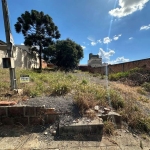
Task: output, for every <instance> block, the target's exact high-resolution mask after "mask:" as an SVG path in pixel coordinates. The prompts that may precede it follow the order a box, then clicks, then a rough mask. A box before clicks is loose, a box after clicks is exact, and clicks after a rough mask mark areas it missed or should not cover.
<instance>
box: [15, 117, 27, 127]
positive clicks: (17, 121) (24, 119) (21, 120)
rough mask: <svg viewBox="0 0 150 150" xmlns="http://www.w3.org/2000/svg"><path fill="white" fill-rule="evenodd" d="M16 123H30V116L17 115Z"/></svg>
mask: <svg viewBox="0 0 150 150" xmlns="http://www.w3.org/2000/svg"><path fill="white" fill-rule="evenodd" d="M14 124H21V125H28V117H15V118H14Z"/></svg>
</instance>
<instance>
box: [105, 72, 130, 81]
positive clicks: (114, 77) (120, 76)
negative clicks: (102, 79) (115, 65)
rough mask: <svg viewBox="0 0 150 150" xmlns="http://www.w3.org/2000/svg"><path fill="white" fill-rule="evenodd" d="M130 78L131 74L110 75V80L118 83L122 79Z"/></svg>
mask: <svg viewBox="0 0 150 150" xmlns="http://www.w3.org/2000/svg"><path fill="white" fill-rule="evenodd" d="M128 76H129V72H118V73H113V74H110V75H109V77H108V78H109V80H111V81H117V80H119V79H121V78H126V77H128Z"/></svg>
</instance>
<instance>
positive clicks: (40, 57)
mask: <svg viewBox="0 0 150 150" xmlns="http://www.w3.org/2000/svg"><path fill="white" fill-rule="evenodd" d="M41 55H42V44H40V51H39V59H40V60H39V61H40V66H39V71H40V72H42V56H41Z"/></svg>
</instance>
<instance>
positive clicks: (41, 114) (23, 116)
mask: <svg viewBox="0 0 150 150" xmlns="http://www.w3.org/2000/svg"><path fill="white" fill-rule="evenodd" d="M58 117H59V114H58V113H57V112H56V111H55V110H54V109H53V108H49V109H46V108H44V107H33V106H32V107H30V106H0V122H1V123H2V124H4V125H12V124H22V125H44V124H50V123H54V122H55V121H56V120H57V119H58Z"/></svg>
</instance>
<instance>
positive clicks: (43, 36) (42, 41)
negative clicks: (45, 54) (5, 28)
mask: <svg viewBox="0 0 150 150" xmlns="http://www.w3.org/2000/svg"><path fill="white" fill-rule="evenodd" d="M17 20H18V21H17V22H16V24H15V25H14V26H15V30H16V32H17V33H20V32H22V34H23V36H24V39H25V41H24V44H25V45H27V46H32V47H34V48H33V49H32V50H33V51H35V50H36V51H37V52H38V53H39V59H40V66H39V69H40V70H42V60H41V58H42V57H41V56H42V51H43V48H45V47H48V46H49V45H50V44H52V43H53V42H54V41H53V39H59V38H60V33H59V31H58V27H57V26H55V24H54V22H53V20H52V18H51V17H50V16H49V15H44V13H43V12H42V11H41V12H38V11H36V10H31V12H28V11H25V13H24V14H22V15H21V16H20V17H18V18H17ZM37 46H38V47H39V49H37V48H35V47H37Z"/></svg>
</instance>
